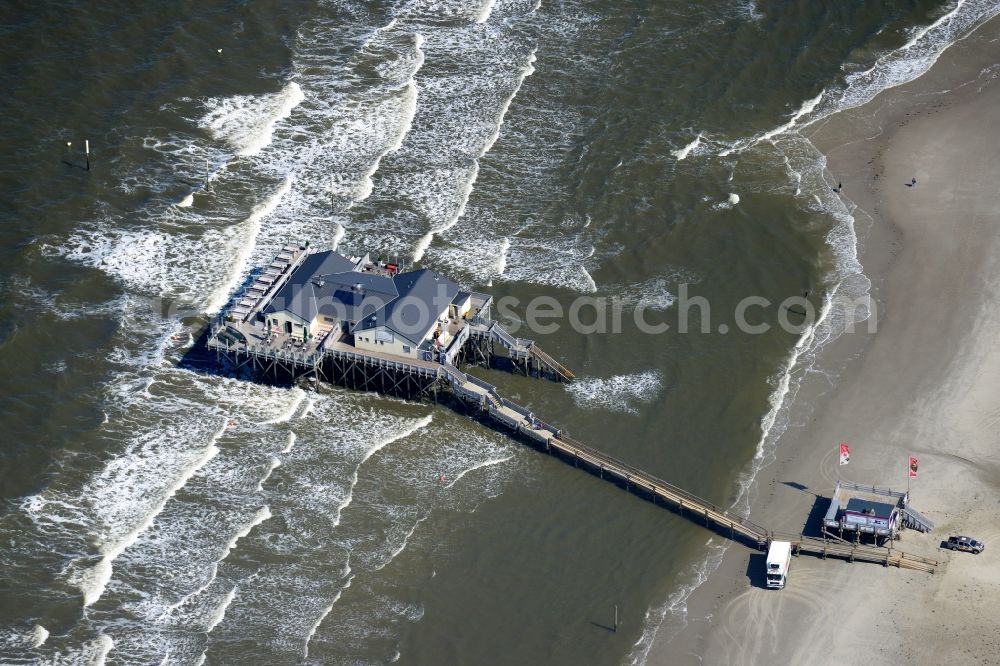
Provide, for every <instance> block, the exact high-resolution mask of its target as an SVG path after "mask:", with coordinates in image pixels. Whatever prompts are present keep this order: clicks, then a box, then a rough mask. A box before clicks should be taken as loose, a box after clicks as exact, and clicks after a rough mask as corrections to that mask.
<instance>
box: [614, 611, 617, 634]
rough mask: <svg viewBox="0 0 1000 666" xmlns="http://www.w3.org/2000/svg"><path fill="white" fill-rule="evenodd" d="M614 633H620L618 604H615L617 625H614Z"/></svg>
mask: <svg viewBox="0 0 1000 666" xmlns="http://www.w3.org/2000/svg"><path fill="white" fill-rule="evenodd" d="M614 632H615V633H616V634H617V633H618V604H615V624H614Z"/></svg>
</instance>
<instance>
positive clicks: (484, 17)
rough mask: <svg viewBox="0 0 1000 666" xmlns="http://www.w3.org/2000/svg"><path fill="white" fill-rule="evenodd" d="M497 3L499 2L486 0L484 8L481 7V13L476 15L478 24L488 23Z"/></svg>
mask: <svg viewBox="0 0 1000 666" xmlns="http://www.w3.org/2000/svg"><path fill="white" fill-rule="evenodd" d="M496 3H497V0H485V1H484V2H483V6H482V7H480V9H479V13H478V14H476V23H486V22H487V21H488V20H489V18H490V14H492V13H493V5H495V4H496Z"/></svg>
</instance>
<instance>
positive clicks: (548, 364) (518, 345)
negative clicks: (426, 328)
mask: <svg viewBox="0 0 1000 666" xmlns="http://www.w3.org/2000/svg"><path fill="white" fill-rule="evenodd" d="M470 332H471V334H472V337H474V338H478V339H480V340H488V341H490V342H492V343H494V344H497V345H500V346H501V347H503V348H504V349H506V350H507V353H508V354H509V355H510V358H511V360H512V361H514V362H515V363H516V364H523V365H524V366H525V367H526V368H528V369H530V368H531V367H532V366H534V367H535V368H537V369H538V371H539V372H542V371H548V372H550V373H551V374H552V376H553V377H555V378H556V379H558V380H561V381H567V382H569V381H573V380H574V379H576V375H574V374H573V372H572V371H571V370H570V369H569V368H567V367H566V366H564V365H563V364H561V363H559V361H557V360H555V359H554V358H552V357H551V356H549V355H548V354H546V353H545V352H544V351H542V350H541V348H540V347H539V346H538V345H537V344H535V341H534V340H528V339H526V338H518V337H516V336H514V335H512V334H511V333H510V332H509V331H507V329H505V328H504V327H503V326H501V325H500V322H498V321H494V320H492V319H481V318H476V319H474V320H473V321H472V323H471V324H470Z"/></svg>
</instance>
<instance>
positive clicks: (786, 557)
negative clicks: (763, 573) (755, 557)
mask: <svg viewBox="0 0 1000 666" xmlns="http://www.w3.org/2000/svg"><path fill="white" fill-rule="evenodd" d="M791 562H792V544H791V543H789V542H788V541H772V542H771V547H770V548H768V549H767V586H768V587H769V588H773V589H776V590H780V589H781V588H783V587H784V586H785V581H786V580H788V565H789V564H791Z"/></svg>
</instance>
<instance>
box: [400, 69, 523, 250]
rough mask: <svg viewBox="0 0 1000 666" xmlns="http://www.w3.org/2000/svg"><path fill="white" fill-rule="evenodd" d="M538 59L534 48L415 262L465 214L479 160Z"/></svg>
mask: <svg viewBox="0 0 1000 666" xmlns="http://www.w3.org/2000/svg"><path fill="white" fill-rule="evenodd" d="M535 61H536V56H535V50H532V51H531V52H530V53H529V54H528V57H527V59H526V61H525V64H524V65H523V66H522V67H521V70H520V72H519V73H518V76H517V79H516V80H515V83H514V86H513V87H512V89H511V91H510V94H509V95H508V96H507V98H506V99H505V100H504V101H503V103H502V105H501V106H500V109H499V110H498V112H497V115H496V118H495V120H494V121H493V123H494V124H493V131H492V133H491V134H489V135H488V136H487V137H486V139H485V141H484V142H483V144H482V147H481V148H480V149H479V152H478V155H477V156H476V158H475V160H474V161H473V164H472V168H471V169H469V170H468V172H467V174H466V175H465V179H464V183H462V185H461V186H460V187H459V188H458V191H457V198H458V203H457V206H456V207H454V210H453V212H452V213H451V214H450V215H449V216H448V217H447V218H446V219H445V220H444V222H443V223H442V224H440V225H438V226H436V227H432V228H431V230H430V231H428V232H427V233H426V234H424V235H423V236H422V237H421V238H420V239H419V240H418V241H417V243H416V246H415V248H414V251H413V261H414V263H416V262H418V261H420V260H421V259H422V258H423V256H424V253H425V252H426V251H427V249H428V248H429V247H430V245H431V242H432V241H433V240H434V236H435V235H440V234H444V233H445V232H447V231H448V230H450V229H452V228H453V227H454V226H455V225H456V224H457V223H458V220H459V219H460V218H461V217H462V215H464V214H465V209H466V207H467V205H468V203H469V197H470V196H471V195H472V190H473V187H474V185H475V182H476V179H477V178H478V177H479V160H481V159H482V158H483V156H485V155H486V154H487V153H488V152H489V151H490V150H491V149H492V148H493V146H494V145H495V144H496V141H497V139H498V138H499V137H500V130H501V127H502V126H503V123H504V118H505V117H506V115H507V112H508V110H509V109H510V105H511V103H512V102H513V101H514V98H515V97H516V96H517V93H518V91H519V90H520V89H521V86H522V85H523V84H524V80H525V79H526V78H527V77H529V76H531V75H532V74H533V73H534V72H535V67H534V63H535Z"/></svg>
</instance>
